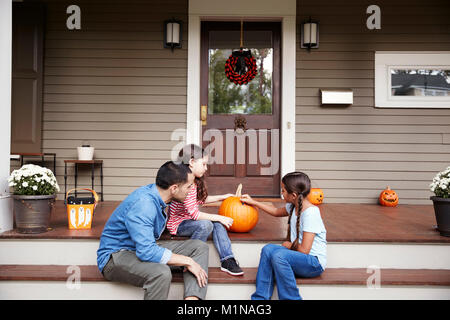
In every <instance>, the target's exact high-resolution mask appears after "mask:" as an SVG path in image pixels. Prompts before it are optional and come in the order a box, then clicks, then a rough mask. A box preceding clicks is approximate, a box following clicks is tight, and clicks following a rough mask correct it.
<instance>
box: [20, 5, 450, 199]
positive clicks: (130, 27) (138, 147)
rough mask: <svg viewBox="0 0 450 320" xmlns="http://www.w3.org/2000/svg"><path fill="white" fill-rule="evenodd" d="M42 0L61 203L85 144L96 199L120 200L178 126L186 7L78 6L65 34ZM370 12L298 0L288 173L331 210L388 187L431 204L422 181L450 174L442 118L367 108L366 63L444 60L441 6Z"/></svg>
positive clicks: (447, 132) (61, 19)
mask: <svg viewBox="0 0 450 320" xmlns="http://www.w3.org/2000/svg"><path fill="white" fill-rule="evenodd" d="M45 3H46V4H47V25H46V36H45V37H46V39H45V54H44V64H45V68H44V105H43V110H44V113H43V142H42V143H43V151H44V152H55V153H56V154H57V164H56V165H57V168H56V171H57V179H58V182H59V184H60V186H61V194H60V198H61V197H64V196H63V193H62V192H64V162H63V160H64V159H76V157H77V154H76V147H77V146H80V145H81V143H82V142H83V141H85V140H88V141H89V142H90V143H91V144H92V145H93V146H94V147H95V148H96V149H95V158H97V159H103V160H104V192H105V200H122V199H124V198H125V197H126V196H127V195H128V194H129V193H130V192H131V191H133V190H134V189H135V188H137V187H139V186H141V185H144V184H147V183H151V182H153V181H154V178H155V176H156V172H157V169H158V168H159V166H160V165H161V164H162V163H164V162H165V161H166V160H167V159H169V158H170V156H171V150H172V148H173V147H174V146H175V145H176V144H178V141H172V139H171V134H172V132H173V130H175V129H185V128H186V105H187V101H186V90H187V65H188V61H187V25H188V24H187V20H188V17H187V16H188V13H187V12H188V1H187V0H168V1H166V0H153V1H146V0H130V1H119V0H116V1H109V0H108V1H107V0H96V1H86V0H81V1H77V3H76V4H78V5H79V6H80V7H81V11H82V12H81V15H82V29H81V30H76V31H75V30H74V31H70V30H67V28H66V18H67V16H68V15H67V14H66V8H67V6H69V5H71V4H73V3H72V2H70V1H57V0H46V1H45ZM371 4H374V3H373V2H372V1H369V0H345V1H340V2H339V4H337V3H336V2H335V1H332V0H301V1H300V0H299V1H297V26H298V28H297V53H296V150H295V152H296V163H295V166H296V169H297V170H300V171H304V172H306V173H307V174H308V175H309V176H310V177H311V179H312V183H313V186H314V187H320V188H322V189H323V190H324V192H325V199H326V200H325V201H326V202H329V203H333V202H347V203H352V202H355V203H374V202H375V201H376V199H377V197H378V195H379V193H380V190H382V189H384V188H385V187H386V186H387V185H389V186H390V187H391V188H392V189H395V190H396V191H397V192H398V193H399V195H400V203H402V204H407V203H408V204H421V203H427V204H429V203H430V201H429V200H428V197H429V196H430V195H431V193H430V191H429V190H428V185H429V183H430V182H431V179H432V178H433V176H434V175H435V174H436V172H438V171H440V170H442V169H444V168H445V167H447V166H448V165H450V161H449V159H450V125H449V124H450V109H379V108H375V107H374V59H375V51H377V50H380V51H383V50H388V51H450V20H449V19H448V13H449V11H450V9H449V5H448V1H447V0H430V1H425V0H395V1H394V0H393V1H387V0H384V1H377V2H376V4H377V5H379V6H380V8H381V30H368V29H367V28H366V19H367V17H368V16H369V15H368V14H366V8H367V7H368V6H369V5H371ZM236 10H238V8H237V9H236ZM309 16H311V17H312V18H314V19H317V20H319V21H320V47H319V49H317V50H316V49H314V50H312V51H311V52H307V51H306V50H304V49H300V43H299V42H300V35H299V31H300V27H299V26H300V22H301V21H302V20H305V19H307V18H309ZM172 17H175V18H178V19H181V20H182V21H183V48H182V49H176V50H174V51H173V52H171V50H168V49H164V48H163V44H162V43H163V21H164V20H165V19H168V18H172ZM321 88H351V89H352V90H353V93H354V103H353V104H352V105H351V106H348V107H322V106H321V105H320V98H319V90H320V89H321ZM12 166H13V168H14V167H17V163H16V162H12ZM49 166H51V164H49ZM68 169H69V180H68V187H73V174H74V169H73V166H72V165H71V166H69V167H68ZM96 173H97V176H98V173H99V172H98V169H97V172H96ZM79 174H80V177H79V180H78V182H79V185H81V186H90V185H91V178H90V169H89V168H85V170H81V171H80V173H79ZM95 188H96V189H99V179H98V178H97V177H96V185H95Z"/></svg>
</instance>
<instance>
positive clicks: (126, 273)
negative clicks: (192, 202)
mask: <svg viewBox="0 0 450 320" xmlns="http://www.w3.org/2000/svg"><path fill="white" fill-rule="evenodd" d="M193 183H194V175H193V174H192V173H191V171H190V169H189V168H188V167H187V166H185V165H183V164H176V163H174V162H172V161H168V162H166V163H165V164H164V165H162V166H161V168H159V170H158V173H157V176H156V183H155V184H149V185H146V186H143V187H140V188H138V189H136V190H135V191H133V192H132V193H131V194H130V195H129V196H128V197H127V198H125V200H124V201H123V202H122V203H120V205H119V206H118V207H117V208H116V209H115V210H114V212H113V213H112V214H111V217H110V218H109V219H108V221H107V222H106V224H105V228H104V229H103V233H102V236H101V237H100V247H99V249H98V250H97V265H98V268H99V270H100V271H101V272H102V274H103V276H104V277H105V278H106V279H107V280H109V281H118V282H125V283H129V284H132V285H134V286H138V287H142V288H143V289H144V292H145V293H144V299H158V300H160V299H167V296H168V294H169V288H170V283H171V280H172V273H171V269H170V267H169V266H184V267H185V269H187V270H185V272H184V273H183V277H184V298H185V299H204V298H205V296H206V289H207V278H208V273H207V270H208V245H207V244H206V243H204V242H203V241H200V240H186V241H173V242H169V243H163V244H161V243H157V242H156V240H158V239H159V237H160V236H161V234H162V232H163V231H164V228H165V226H166V222H167V214H166V212H165V211H166V208H167V205H168V203H170V202H171V201H172V200H175V201H181V202H182V201H183V200H184V199H185V198H186V196H187V194H188V193H189V190H190V189H191V187H192V185H193Z"/></svg>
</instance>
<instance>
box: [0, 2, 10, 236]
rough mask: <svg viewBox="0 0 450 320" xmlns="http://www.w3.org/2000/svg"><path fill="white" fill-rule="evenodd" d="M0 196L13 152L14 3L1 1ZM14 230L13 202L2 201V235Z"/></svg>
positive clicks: (6, 187) (0, 211) (0, 207)
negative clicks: (12, 74) (12, 75)
mask: <svg viewBox="0 0 450 320" xmlns="http://www.w3.org/2000/svg"><path fill="white" fill-rule="evenodd" d="M0 48H2V50H1V51H0V114H1V115H2V117H1V120H0V194H5V193H8V192H9V187H8V181H7V179H8V177H9V170H10V162H9V161H10V158H9V156H10V150H11V70H12V67H11V66H12V60H11V59H12V58H11V56H12V53H11V52H12V49H11V48H12V2H11V1H8V0H7V1H0ZM12 228H13V212H12V200H11V199H10V198H8V197H2V198H1V199H0V233H1V232H4V231H7V230H11V229H12Z"/></svg>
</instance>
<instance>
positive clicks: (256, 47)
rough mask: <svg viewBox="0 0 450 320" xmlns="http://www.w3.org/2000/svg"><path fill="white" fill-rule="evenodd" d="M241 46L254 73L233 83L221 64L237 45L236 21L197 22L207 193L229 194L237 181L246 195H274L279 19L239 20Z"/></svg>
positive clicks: (277, 157)
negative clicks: (250, 59)
mask: <svg viewBox="0 0 450 320" xmlns="http://www.w3.org/2000/svg"><path fill="white" fill-rule="evenodd" d="M242 34H243V48H244V50H251V53H252V56H253V57H254V58H255V59H256V65H257V75H256V76H255V78H254V79H253V80H252V81H250V82H249V83H248V84H246V85H237V84H234V83H233V82H231V81H230V80H229V79H228V78H227V77H226V75H225V62H226V60H227V59H228V57H229V56H230V55H231V53H232V51H233V50H239V49H240V40H241V22H240V21H234V22H210V21H205V22H202V25H201V35H202V38H201V57H200V59H201V89H200V90H201V94H200V99H201V101H200V102H201V105H202V109H203V112H204V115H206V118H205V117H204V118H203V119H206V121H203V123H202V145H203V147H204V148H207V150H208V151H209V152H210V165H209V170H208V172H207V175H206V182H207V185H208V192H209V193H211V194H220V193H228V192H230V193H232V192H233V191H234V190H236V187H237V185H238V184H239V183H242V184H243V190H242V191H243V193H248V194H251V195H252V196H263V197H269V196H270V197H279V196H280V163H281V155H280V141H281V140H280V139H281V136H280V66H281V64H280V35H281V25H280V23H279V22H244V23H243V33H242Z"/></svg>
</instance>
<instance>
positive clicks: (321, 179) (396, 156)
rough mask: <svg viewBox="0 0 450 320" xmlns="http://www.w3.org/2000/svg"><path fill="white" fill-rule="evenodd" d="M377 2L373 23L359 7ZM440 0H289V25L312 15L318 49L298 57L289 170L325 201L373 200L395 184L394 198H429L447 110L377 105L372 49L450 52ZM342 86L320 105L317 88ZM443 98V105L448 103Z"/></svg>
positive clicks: (449, 151)
mask: <svg viewBox="0 0 450 320" xmlns="http://www.w3.org/2000/svg"><path fill="white" fill-rule="evenodd" d="M372 4H377V5H378V6H380V9H381V30H369V29H367V27H366V19H367V17H369V15H368V14H366V9H367V7H368V6H369V5H372ZM449 12H450V5H449V3H448V1H441V0H432V1H421V0H412V1H405V0H395V1H377V2H376V3H374V2H373V1H366V0H345V1H339V5H337V4H336V2H334V1H331V0H307V1H306V0H301V1H297V25H298V26H299V25H300V23H301V21H303V20H306V19H309V17H310V16H311V17H312V18H313V19H316V20H319V22H320V25H319V29H320V36H319V37H320V38H319V41H320V43H319V48H318V49H313V50H311V52H308V51H307V50H304V49H300V34H299V32H300V27H299V28H298V31H297V44H298V45H297V48H298V49H297V57H296V60H297V61H296V64H297V65H296V81H297V83H296V169H297V170H300V171H304V172H306V173H307V174H308V175H309V176H310V178H311V179H312V184H313V186H314V187H320V188H322V189H323V190H324V193H325V199H326V200H325V201H326V202H330V203H332V202H335V203H336V202H347V203H353V202H354V203H375V202H376V201H377V198H378V195H379V193H380V191H381V190H383V189H384V188H385V187H386V186H390V187H391V188H392V189H394V190H396V191H397V193H398V194H399V197H400V203H402V204H429V203H430V200H429V196H430V195H431V192H430V191H429V189H428V186H429V184H430V182H431V180H432V178H433V177H434V175H435V174H436V173H437V172H438V171H441V170H443V169H444V168H446V167H447V166H449V165H450V144H449V143H448V140H449V139H448V136H449V132H450V109H381V108H375V107H374V105H375V99H374V85H375V81H374V67H375V51H446V50H447V51H450V20H449V19H448V17H449ZM326 88H350V89H352V90H353V94H354V102H353V104H352V105H351V106H347V107H323V106H321V104H320V97H319V92H320V89H326ZM449 107H450V105H449Z"/></svg>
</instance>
